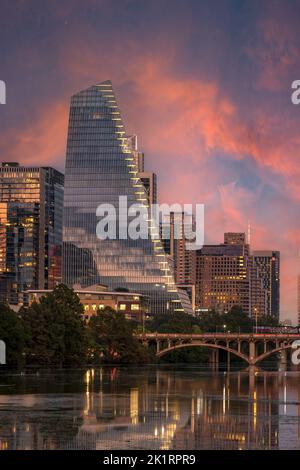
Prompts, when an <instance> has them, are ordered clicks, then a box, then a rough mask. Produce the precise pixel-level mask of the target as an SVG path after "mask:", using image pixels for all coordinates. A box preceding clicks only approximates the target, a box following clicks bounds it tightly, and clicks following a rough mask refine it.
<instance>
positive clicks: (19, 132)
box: [0, 1, 300, 321]
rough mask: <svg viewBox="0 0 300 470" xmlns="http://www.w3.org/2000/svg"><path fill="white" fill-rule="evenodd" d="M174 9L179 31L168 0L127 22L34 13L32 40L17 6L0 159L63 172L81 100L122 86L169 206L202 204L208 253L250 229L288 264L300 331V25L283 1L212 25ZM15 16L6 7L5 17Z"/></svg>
mask: <svg viewBox="0 0 300 470" xmlns="http://www.w3.org/2000/svg"><path fill="white" fill-rule="evenodd" d="M33 3H35V2H33ZM175 3H176V6H177V8H176V9H175V8H174V12H173V13H174V14H173V15H172V18H169V19H168V20H167V21H166V17H167V16H168V15H167V12H168V2H151V4H150V3H149V4H148V5H146V6H145V9H144V10H143V11H142V10H141V9H140V8H139V7H138V3H137V2H129V3H128V5H127V6H126V8H125V7H124V9H123V10H122V11H123V15H122V16H121V15H120V13H119V12H118V10H119V6H120V2H114V5H111V4H109V2H105V1H103V2H100V3H99V5H97V4H95V3H94V2H86V5H85V6H83V5H82V4H81V5H80V6H78V3H77V2H76V1H74V2H72V3H71V2H69V3H68V2H67V3H66V4H65V5H64V6H60V7H58V5H56V8H52V7H51V6H50V5H45V6H44V11H43V12H42V10H41V6H39V5H38V3H36V8H37V10H38V11H39V14H38V15H36V17H35V18H34V19H32V23H31V26H32V27H31V28H26V24H27V23H28V21H31V20H30V19H29V14H30V11H28V10H26V11H25V10H23V8H22V5H21V4H19V5H18V8H17V10H16V12H17V13H16V16H15V22H16V27H17V28H18V26H19V31H20V34H19V36H18V37H16V36H15V35H14V36H13V38H12V34H13V33H12V31H11V30H10V29H9V28H7V27H6V26H5V24H4V25H3V27H2V25H1V29H0V31H1V32H0V37H1V41H3V43H5V44H7V45H9V46H8V47H7V49H6V51H5V54H4V55H3V57H2V64H3V67H2V70H1V74H2V76H1V79H3V80H5V82H6V84H7V103H6V105H5V106H1V109H0V111H1V112H0V124H1V131H0V132H1V140H0V142H1V143H0V155H1V160H4V161H19V162H20V163H21V164H23V165H29V164H30V165H36V166H39V165H44V166H46V165H47V166H55V167H56V168H57V169H59V170H63V169H64V158H65V146H66V130H67V114H68V102H69V97H70V96H71V95H72V94H73V93H74V92H76V90H79V89H83V88H87V87H88V86H90V85H91V84H93V83H95V82H98V81H102V80H106V79H107V78H109V79H111V80H112V81H113V83H115V88H116V90H117V92H118V97H119V100H120V107H121V109H122V110H123V113H125V121H126V123H128V126H127V128H128V132H129V133H136V134H137V135H138V138H139V142H140V145H139V147H140V148H142V149H143V151H145V153H146V155H147V162H148V165H149V168H151V169H152V170H153V171H155V172H156V173H157V174H158V187H159V201H160V202H167V203H172V202H173V201H175V200H178V197H180V198H181V201H178V202H191V203H195V202H200V203H204V204H205V207H206V218H205V221H206V231H205V235H206V237H205V243H206V244H213V243H218V240H219V239H220V235H221V234H222V233H224V232H226V231H236V232H239V231H246V228H247V224H248V220H250V222H251V238H252V240H251V244H252V245H253V246H255V248H256V249H257V250H264V249H266V248H267V247H269V246H271V247H272V248H274V249H276V250H278V251H280V252H281V283H282V295H281V304H282V308H281V311H282V319H285V318H291V319H292V320H293V321H296V319H297V276H298V270H299V241H300V238H299V237H300V221H299V217H298V214H299V189H298V179H299V173H300V166H299V148H300V147H299V139H298V137H297V134H298V133H297V128H298V124H299V120H300V115H299V108H298V107H297V106H294V105H292V104H291V99H290V94H291V93H290V87H291V83H292V81H293V80H295V79H297V78H299V77H298V75H297V74H298V70H297V63H298V60H299V53H298V50H297V46H298V44H299V40H300V36H299V34H300V33H299V32H298V28H297V14H295V11H292V9H291V8H290V7H289V5H287V6H286V7H285V8H283V7H282V4H280V3H276V5H275V6H272V7H271V6H269V5H268V4H267V2H251V5H250V4H248V5H236V3H235V2H220V5H219V7H218V11H217V12H214V13H212V11H211V10H209V9H208V8H207V7H205V6H204V5H199V4H197V3H198V2H192V1H190V2H188V8H186V6H185V5H186V3H183V2H179V1H176V2H175ZM13 8H14V6H13V5H11V6H9V4H6V5H5V7H4V11H3V18H9V17H10V15H12V13H13V12H12V9H13ZM295 8H296V9H297V10H298V13H300V12H299V7H297V6H295ZM175 10H176V11H175ZM271 10H272V11H271ZM164 13H165V14H164ZM160 17H162V18H163V20H160ZM244 17H247V21H246V20H244ZM113 19H115V20H114V22H113V21H112V20H113ZM0 21H1V22H2V19H1V20H0ZM106 24H109V26H107V27H106ZM78 32H80V33H81V34H78ZM46 38H47V39H46ZM251 38H252V39H251ZM91 46H92V47H91ZM45 51H46V53H45ZM195 51H196V53H195ZM21 59H22V60H21ZM147 169H148V168H147ZM178 188H180V191H179V190H178Z"/></svg>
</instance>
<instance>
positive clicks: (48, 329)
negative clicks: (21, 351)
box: [22, 284, 87, 366]
mask: <svg viewBox="0 0 300 470" xmlns="http://www.w3.org/2000/svg"><path fill="white" fill-rule="evenodd" d="M83 311H84V309H83V306H82V304H81V303H80V301H79V298H78V296H77V295H76V294H75V293H74V291H73V290H72V289H69V288H68V287H66V286H64V285H62V284H60V285H59V286H57V287H56V288H55V289H54V290H53V292H51V293H49V294H46V295H45V296H43V297H42V298H41V299H40V302H39V303H37V302H33V304H32V305H31V306H30V307H28V308H24V309H22V319H23V322H24V327H25V332H26V356H27V361H28V362H29V363H31V364H39V365H51V364H55V365H60V366H63V365H64V366H69V365H80V364H83V363H84V362H85V358H86V347H87V342H86V334H85V325H84V320H83V316H82V314H83Z"/></svg>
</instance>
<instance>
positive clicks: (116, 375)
mask: <svg viewBox="0 0 300 470" xmlns="http://www.w3.org/2000/svg"><path fill="white" fill-rule="evenodd" d="M57 374H58V373H57ZM2 378H3V376H1V379H2ZM4 381H6V382H5V383H4V385H6V386H5V387H0V417H1V420H0V448H1V449H3V450H6V449H161V450H167V449H183V450H184V449H279V448H281V449H288V448H294V449H297V448H300V396H299V394H300V392H299V372H280V373H277V372H263V371H255V370H253V371H252V370H250V371H241V372H231V373H226V372H224V373H223V372H209V371H206V372H205V371H203V370H199V369H196V368H188V367H186V368H183V367H181V368H177V369H176V368H174V369H167V368H156V369H155V368H150V367H149V368H144V369H141V370H140V371H137V370H134V369H127V368H116V367H113V368H97V369H96V368H95V369H89V370H86V371H84V372H82V371H77V372H74V371H73V372H71V371H70V372H65V373H62V372H61V373H60V375H59V377H58V378H57V377H56V374H55V373H49V374H46V373H40V375H39V376H34V375H32V376H30V375H27V374H26V375H25V376H23V377H21V376H20V377H17V378H16V376H5V377H4ZM4 389H5V390H6V392H5V393H4V391H5V390H4ZM10 393H11V394H10Z"/></svg>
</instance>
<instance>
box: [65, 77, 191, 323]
mask: <svg viewBox="0 0 300 470" xmlns="http://www.w3.org/2000/svg"><path fill="white" fill-rule="evenodd" d="M135 152H136V150H134V149H133V145H132V137H129V136H127V135H126V131H125V128H124V125H123V122H122V118H121V115H120V111H119V108H118V105H117V102H116V98H115V95H114V92H113V89H112V84H111V82H110V81H105V82H102V83H100V84H97V85H94V86H91V87H90V88H88V89H86V90H83V91H81V92H79V93H77V94H76V95H74V96H73V97H72V98H71V107H70V117H69V131H68V142H67V156H66V170H65V195H64V223H63V225H64V228H63V241H64V243H63V281H64V282H65V283H66V284H67V285H69V286H73V285H81V286H82V287H87V286H90V285H94V284H99V283H101V284H105V285H107V286H109V287H110V288H112V289H116V288H122V289H123V288H126V289H128V290H130V291H133V292H138V293H142V294H144V295H147V296H148V299H149V303H150V308H151V313H153V314H156V313H168V312H173V311H179V312H180V311H181V312H182V311H187V312H191V305H190V302H189V299H188V297H187V294H186V293H185V292H182V291H180V290H179V289H178V288H177V287H176V285H175V282H174V276H173V272H172V267H171V266H170V264H169V261H168V258H167V257H166V255H165V252H164V250H163V246H162V244H161V241H160V237H159V233H158V230H157V227H154V225H153V222H152V221H151V219H150V217H148V222H147V223H148V232H149V236H148V238H147V239H141V238H138V239H136V240H132V239H129V238H127V239H121V238H119V237H118V230H117V238H116V239H114V240H112V239H106V240H100V239H99V238H97V236H96V226H97V223H98V221H99V217H97V216H96V209H97V207H98V206H99V205H100V204H102V203H104V204H107V203H110V204H113V206H114V207H115V208H116V210H117V211H118V209H119V196H127V198H128V206H130V205H131V204H139V205H140V206H144V207H147V208H148V207H149V196H148V195H147V193H146V190H145V187H144V185H143V183H142V181H141V179H140V177H139V176H138V174H139V168H138V164H137V158H136V153H135ZM117 213H118V212H117ZM117 224H119V221H117ZM150 232H151V234H152V237H150Z"/></svg>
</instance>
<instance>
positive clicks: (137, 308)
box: [131, 304, 140, 310]
mask: <svg viewBox="0 0 300 470" xmlns="http://www.w3.org/2000/svg"><path fill="white" fill-rule="evenodd" d="M139 309H140V306H139V304H131V310H139Z"/></svg>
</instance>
